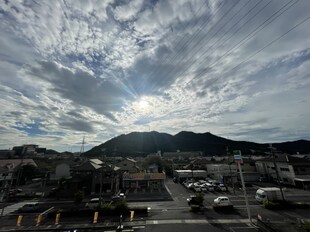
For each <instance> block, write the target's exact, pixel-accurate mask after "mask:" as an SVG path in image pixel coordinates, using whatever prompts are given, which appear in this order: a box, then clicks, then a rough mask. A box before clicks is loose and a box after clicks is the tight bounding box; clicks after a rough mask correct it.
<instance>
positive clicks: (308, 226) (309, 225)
mask: <svg viewBox="0 0 310 232" xmlns="http://www.w3.org/2000/svg"><path fill="white" fill-rule="evenodd" d="M304 229H305V230H307V231H310V221H309V220H308V221H305V224H304Z"/></svg>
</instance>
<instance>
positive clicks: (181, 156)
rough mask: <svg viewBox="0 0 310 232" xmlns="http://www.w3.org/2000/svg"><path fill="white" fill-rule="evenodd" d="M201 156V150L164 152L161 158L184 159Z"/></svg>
mask: <svg viewBox="0 0 310 232" xmlns="http://www.w3.org/2000/svg"><path fill="white" fill-rule="evenodd" d="M200 156H202V152H200V151H188V152H164V153H163V155H162V157H163V159H167V160H171V159H175V158H177V159H186V158H193V157H200Z"/></svg>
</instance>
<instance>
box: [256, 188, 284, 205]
mask: <svg viewBox="0 0 310 232" xmlns="http://www.w3.org/2000/svg"><path fill="white" fill-rule="evenodd" d="M255 199H256V200H257V201H258V202H259V203H264V202H265V201H278V200H282V195H281V190H280V188H276V187H269V188H259V189H258V190H257V191H256V194H255Z"/></svg>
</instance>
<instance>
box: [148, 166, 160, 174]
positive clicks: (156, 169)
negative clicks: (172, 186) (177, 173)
mask: <svg viewBox="0 0 310 232" xmlns="http://www.w3.org/2000/svg"><path fill="white" fill-rule="evenodd" d="M145 171H146V172H147V173H158V172H159V166H158V165H157V164H151V165H149V166H148V167H147V168H146V170H145Z"/></svg>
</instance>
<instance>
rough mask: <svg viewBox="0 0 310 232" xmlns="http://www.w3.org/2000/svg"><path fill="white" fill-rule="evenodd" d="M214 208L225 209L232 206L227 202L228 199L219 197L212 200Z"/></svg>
mask: <svg viewBox="0 0 310 232" xmlns="http://www.w3.org/2000/svg"><path fill="white" fill-rule="evenodd" d="M213 202H214V205H213V206H214V207H225V206H226V207H227V206H232V203H231V201H230V200H229V198H228V197H226V196H220V197H217V198H215V199H214V201H213Z"/></svg>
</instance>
